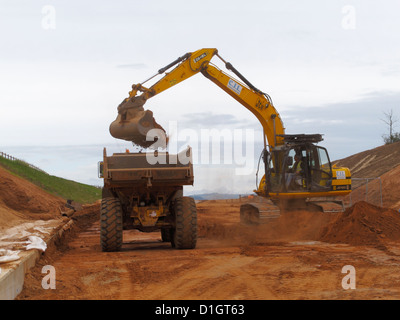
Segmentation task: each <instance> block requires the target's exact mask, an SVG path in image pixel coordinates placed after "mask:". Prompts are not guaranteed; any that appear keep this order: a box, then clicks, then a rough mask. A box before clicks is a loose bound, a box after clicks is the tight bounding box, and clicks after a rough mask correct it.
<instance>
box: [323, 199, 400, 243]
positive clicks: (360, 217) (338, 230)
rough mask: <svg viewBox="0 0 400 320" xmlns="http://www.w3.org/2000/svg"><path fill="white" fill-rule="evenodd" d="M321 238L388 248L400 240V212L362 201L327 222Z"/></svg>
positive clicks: (325, 240)
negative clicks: (388, 245)
mask: <svg viewBox="0 0 400 320" xmlns="http://www.w3.org/2000/svg"><path fill="white" fill-rule="evenodd" d="M318 240H319V241H323V242H329V243H346V244H350V245H371V246H375V247H378V248H380V247H382V246H383V247H385V244H384V243H385V241H397V240H400V213H398V212H397V211H395V210H393V209H388V208H381V207H377V206H374V205H372V204H370V203H367V202H365V201H360V202H357V203H356V204H354V205H353V206H352V207H350V208H348V209H347V210H346V211H345V212H343V213H341V214H339V215H338V216H337V217H336V219H335V220H333V221H332V222H331V223H329V224H328V225H326V226H325V227H324V228H323V229H322V231H321V233H320V236H319V239H318Z"/></svg>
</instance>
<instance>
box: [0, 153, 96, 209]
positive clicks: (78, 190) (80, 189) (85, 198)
mask: <svg viewBox="0 0 400 320" xmlns="http://www.w3.org/2000/svg"><path fill="white" fill-rule="evenodd" d="M0 165H1V166H2V167H4V168H5V169H7V170H8V171H10V172H11V173H13V174H15V175H17V176H20V177H21V178H24V179H26V180H28V181H30V182H32V183H34V184H35V185H37V186H38V187H40V188H42V189H43V190H46V191H47V192H49V193H51V194H54V195H56V196H59V197H61V198H63V199H71V200H74V201H76V202H79V203H82V204H85V203H93V202H95V201H96V200H98V199H101V189H100V188H96V187H94V186H90V185H86V184H83V183H79V182H75V181H72V180H67V179H63V178H59V177H56V176H51V175H49V174H47V173H45V172H42V171H39V170H36V169H33V168H31V167H30V166H29V165H28V164H27V163H25V162H23V161H18V160H17V161H11V160H8V159H5V158H2V157H0Z"/></svg>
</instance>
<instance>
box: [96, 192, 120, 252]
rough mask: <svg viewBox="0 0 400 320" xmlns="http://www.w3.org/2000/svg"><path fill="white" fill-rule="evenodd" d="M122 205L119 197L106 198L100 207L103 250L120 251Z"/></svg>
mask: <svg viewBox="0 0 400 320" xmlns="http://www.w3.org/2000/svg"><path fill="white" fill-rule="evenodd" d="M122 230H123V229H122V207H121V202H120V201H119V199H117V198H104V199H102V200H101V209H100V244H101V250H102V251H119V250H120V249H121V246H122Z"/></svg>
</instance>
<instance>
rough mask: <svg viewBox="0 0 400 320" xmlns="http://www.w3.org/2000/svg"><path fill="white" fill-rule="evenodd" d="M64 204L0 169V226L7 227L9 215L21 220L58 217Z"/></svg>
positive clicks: (63, 201) (57, 198)
mask: <svg viewBox="0 0 400 320" xmlns="http://www.w3.org/2000/svg"><path fill="white" fill-rule="evenodd" d="M64 203H65V200H63V199H61V198H59V197H56V196H54V195H51V194H49V193H47V192H46V191H44V190H42V189H41V188H39V187H38V186H36V185H34V184H33V183H31V182H29V181H27V180H25V179H22V178H20V177H17V176H15V175H13V174H11V173H10V172H8V171H7V170H5V169H3V168H1V167H0V209H1V210H0V212H1V214H0V225H2V226H4V225H7V224H8V222H9V221H10V219H11V220H12V217H11V215H14V216H17V217H18V218H22V219H52V218H54V217H59V216H60V208H63V207H64Z"/></svg>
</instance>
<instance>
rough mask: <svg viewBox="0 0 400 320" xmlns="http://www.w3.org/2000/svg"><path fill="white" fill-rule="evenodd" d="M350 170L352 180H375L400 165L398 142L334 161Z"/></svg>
mask: <svg viewBox="0 0 400 320" xmlns="http://www.w3.org/2000/svg"><path fill="white" fill-rule="evenodd" d="M334 163H335V164H337V165H338V166H343V167H347V168H349V169H350V172H351V175H352V177H353V178H376V177H380V176H381V175H383V174H384V173H386V172H388V171H390V170H391V169H393V168H394V167H396V166H398V165H400V142H396V143H392V144H389V145H384V146H380V147H377V148H375V149H371V150H366V151H363V152H360V153H357V154H354V155H352V156H350V157H347V158H345V159H341V160H337V161H334Z"/></svg>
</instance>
